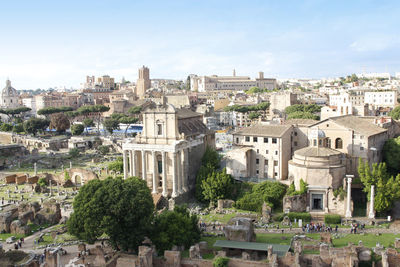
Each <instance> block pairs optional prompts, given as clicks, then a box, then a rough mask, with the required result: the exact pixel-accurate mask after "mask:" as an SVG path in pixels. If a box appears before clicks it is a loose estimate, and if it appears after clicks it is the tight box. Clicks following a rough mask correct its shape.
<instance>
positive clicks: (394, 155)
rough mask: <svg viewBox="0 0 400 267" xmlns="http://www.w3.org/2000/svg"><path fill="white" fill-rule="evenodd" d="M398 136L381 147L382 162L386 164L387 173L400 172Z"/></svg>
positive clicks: (399, 142)
mask: <svg viewBox="0 0 400 267" xmlns="http://www.w3.org/2000/svg"><path fill="white" fill-rule="evenodd" d="M399 159H400V136H399V137H397V138H391V139H388V140H387V141H386V142H385V145H384V146H383V161H384V162H386V164H387V167H388V169H389V171H391V172H393V173H399V172H400V160H399Z"/></svg>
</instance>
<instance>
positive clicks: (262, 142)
mask: <svg viewBox="0 0 400 267" xmlns="http://www.w3.org/2000/svg"><path fill="white" fill-rule="evenodd" d="M292 131H293V127H292V126H291V125H268V124H264V123H259V124H256V125H253V126H250V127H247V128H243V129H240V130H239V131H237V132H235V133H234V134H233V144H234V146H235V147H236V148H235V149H233V150H231V151H229V152H228V154H227V158H226V165H227V172H228V173H229V174H232V176H234V177H237V178H240V177H257V178H271V179H277V180H285V179H286V178H287V175H288V165H287V164H288V161H289V160H290V158H291V134H292Z"/></svg>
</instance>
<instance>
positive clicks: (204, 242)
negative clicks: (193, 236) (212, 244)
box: [199, 241, 208, 251]
mask: <svg viewBox="0 0 400 267" xmlns="http://www.w3.org/2000/svg"><path fill="white" fill-rule="evenodd" d="M199 248H200V251H202V250H206V249H207V248H208V244H207V242H206V241H200V242H199Z"/></svg>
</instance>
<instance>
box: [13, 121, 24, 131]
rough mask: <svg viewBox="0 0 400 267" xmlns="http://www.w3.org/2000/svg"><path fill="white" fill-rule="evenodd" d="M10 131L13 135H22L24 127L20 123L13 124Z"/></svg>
mask: <svg viewBox="0 0 400 267" xmlns="http://www.w3.org/2000/svg"><path fill="white" fill-rule="evenodd" d="M12 131H13V133H22V132H23V131H24V125H23V124H22V123H18V124H15V125H14V126H13V129H12Z"/></svg>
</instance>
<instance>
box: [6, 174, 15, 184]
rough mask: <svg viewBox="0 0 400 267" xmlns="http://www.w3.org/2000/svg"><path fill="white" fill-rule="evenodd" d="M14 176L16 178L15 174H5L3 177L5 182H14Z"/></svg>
mask: <svg viewBox="0 0 400 267" xmlns="http://www.w3.org/2000/svg"><path fill="white" fill-rule="evenodd" d="M15 178H17V175H16V174H13V175H8V176H6V177H5V181H6V184H14V183H15Z"/></svg>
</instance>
